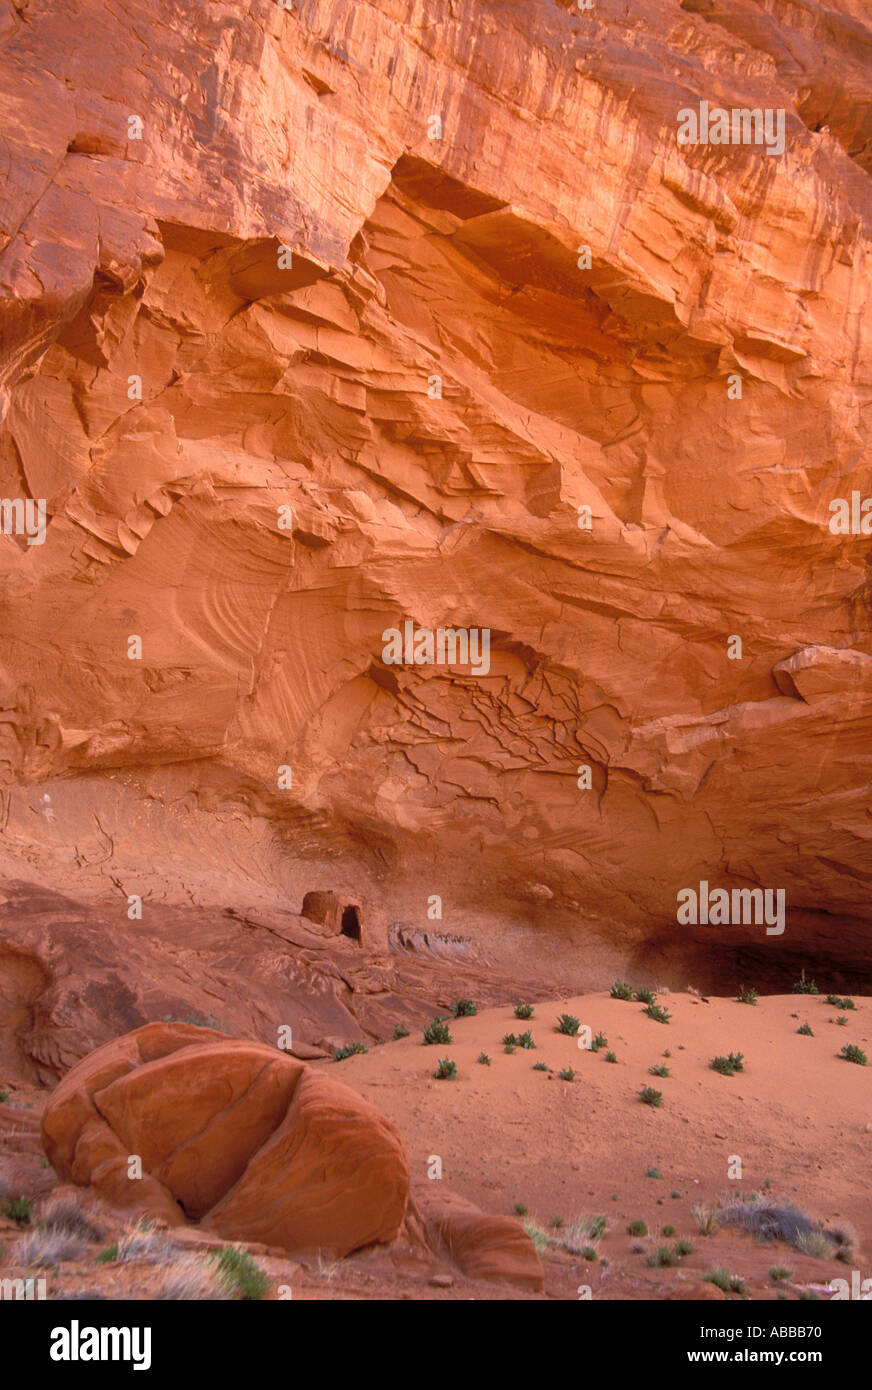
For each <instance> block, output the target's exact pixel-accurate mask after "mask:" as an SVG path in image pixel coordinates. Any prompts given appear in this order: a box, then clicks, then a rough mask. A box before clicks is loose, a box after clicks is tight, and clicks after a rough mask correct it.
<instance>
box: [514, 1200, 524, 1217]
mask: <svg viewBox="0 0 872 1390" xmlns="http://www.w3.org/2000/svg"><path fill="white" fill-rule="evenodd" d="M512 1211H513V1212H514V1213H515V1215H516V1216H526V1215H527V1208H526V1207H525V1206H524V1203H523V1202H516V1203H515V1205H514V1206H513V1207H512Z"/></svg>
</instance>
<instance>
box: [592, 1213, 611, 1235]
mask: <svg viewBox="0 0 872 1390" xmlns="http://www.w3.org/2000/svg"><path fill="white" fill-rule="evenodd" d="M608 1224H609V1223H608V1221H607V1220H606V1218H605V1217H604V1216H595V1217H594V1218H593V1220H592V1221H588V1223H587V1233H588V1235H589V1236H590V1238H591V1240H602V1238H603V1236H604V1235H605V1233H606V1229H607V1227H608Z"/></svg>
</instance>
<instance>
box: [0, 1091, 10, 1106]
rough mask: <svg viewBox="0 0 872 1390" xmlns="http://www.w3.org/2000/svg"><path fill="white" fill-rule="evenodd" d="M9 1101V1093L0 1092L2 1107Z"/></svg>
mask: <svg viewBox="0 0 872 1390" xmlns="http://www.w3.org/2000/svg"><path fill="white" fill-rule="evenodd" d="M8 1099H9V1092H8V1091H0V1105H5V1104H6V1102H7V1101H8Z"/></svg>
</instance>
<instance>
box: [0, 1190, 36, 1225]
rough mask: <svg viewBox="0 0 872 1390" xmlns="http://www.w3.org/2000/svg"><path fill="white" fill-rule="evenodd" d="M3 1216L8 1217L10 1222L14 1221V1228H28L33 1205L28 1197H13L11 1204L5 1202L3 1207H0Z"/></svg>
mask: <svg viewBox="0 0 872 1390" xmlns="http://www.w3.org/2000/svg"><path fill="white" fill-rule="evenodd" d="M0 1212H2V1214H3V1216H8V1217H9V1220H10V1221H14V1222H15V1224H16V1226H29V1225H30V1223H31V1217H32V1216H33V1203H32V1202H31V1200H30V1198H29V1197H13V1198H12V1201H11V1202H7V1203H6V1205H5V1206H4V1207H0Z"/></svg>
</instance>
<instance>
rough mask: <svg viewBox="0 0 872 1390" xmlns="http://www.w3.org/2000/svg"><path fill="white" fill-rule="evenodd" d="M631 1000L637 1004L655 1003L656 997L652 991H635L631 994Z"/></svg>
mask: <svg viewBox="0 0 872 1390" xmlns="http://www.w3.org/2000/svg"><path fill="white" fill-rule="evenodd" d="M633 998H634V999H635V1001H636V1003H637V1004H656V1003H657V995H656V994H655V993H654V991H653V990H652V989H637V990H636V991H635V992H634V994H633Z"/></svg>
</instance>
